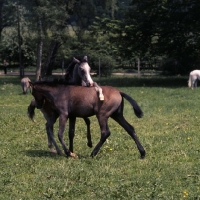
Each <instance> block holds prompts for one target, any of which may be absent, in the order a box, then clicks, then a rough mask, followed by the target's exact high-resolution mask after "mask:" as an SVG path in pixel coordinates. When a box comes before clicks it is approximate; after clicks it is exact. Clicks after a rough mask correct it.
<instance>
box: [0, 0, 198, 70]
mask: <svg viewBox="0 0 200 200" xmlns="http://www.w3.org/2000/svg"><path fill="white" fill-rule="evenodd" d="M129 3H131V5H130V6H129ZM199 6H200V4H199V2H198V1H193V0H189V1H186V0H183V1H178V0H170V1H164V0H158V1H157V0H152V1H139V0H124V1H120V0H102V1H97V0H88V1H84V0H80V1H77V0H69V1H60V0H59V1H53V0H34V1H28V0H23V1H22V0H7V1H5V0H0V34H1V42H0V55H1V58H0V59H1V60H3V59H5V58H7V59H9V60H10V61H13V62H14V63H17V61H18V59H19V56H18V51H19V32H18V31H17V24H18V23H17V22H18V19H19V21H20V30H21V34H20V41H21V42H22V46H21V49H22V57H23V60H24V65H29V64H31V65H34V66H35V63H36V61H38V60H39V55H40V57H41V63H42V67H43V69H45V70H47V71H48V70H49V69H48V68H51V67H54V66H53V64H52V63H54V60H55V59H56V58H57V60H62V59H63V58H65V59H66V58H67V59H69V58H71V57H72V56H74V55H81V56H83V55H85V54H87V55H88V57H89V58H91V60H94V59H95V60H96V57H98V55H99V57H107V60H110V62H109V63H107V65H109V66H110V64H111V65H112V67H111V68H113V67H115V66H114V63H115V61H117V62H119V61H120V62H123V61H127V60H135V59H138V58H140V60H141V62H142V61H144V60H148V59H152V58H156V59H159V60H161V59H163V60H164V62H163V63H164V65H163V66H162V67H163V69H165V70H168V71H169V72H173V73H177V74H184V73H187V72H188V71H191V70H192V69H194V68H197V66H198V65H199V53H200V52H199V44H200V40H199V25H198V19H199V17H200V16H199V12H198V11H199ZM39 19H40V21H41V25H42V26H41V29H40V32H38V20H39ZM39 36H41V37H39ZM39 38H40V47H41V48H40V49H41V51H40V54H38V52H37V51H39V50H37V45H38V42H39ZM52 42H55V43H57V44H59V45H57V46H56V47H57V49H52V46H53V45H52ZM52 52H56V53H55V54H54V55H53V54H52ZM93 56H94V57H93ZM50 63H51V65H50ZM48 65H49V66H50V67H49V66H48ZM177 66H178V67H177ZM45 70H44V71H45ZM49 71H51V69H50V70H49Z"/></svg>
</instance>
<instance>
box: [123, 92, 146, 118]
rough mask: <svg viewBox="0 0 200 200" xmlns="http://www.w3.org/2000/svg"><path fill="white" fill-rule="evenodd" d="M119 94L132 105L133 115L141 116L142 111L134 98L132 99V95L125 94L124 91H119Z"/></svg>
mask: <svg viewBox="0 0 200 200" xmlns="http://www.w3.org/2000/svg"><path fill="white" fill-rule="evenodd" d="M120 94H121V96H122V97H124V98H125V99H126V100H127V101H128V102H129V103H130V104H131V105H132V106H133V110H134V113H135V115H136V116H137V117H138V118H141V117H143V112H142V110H141V108H140V106H139V105H138V104H137V102H136V101H135V100H134V99H132V97H130V96H129V95H127V94H125V93H124V92H121V91H120Z"/></svg>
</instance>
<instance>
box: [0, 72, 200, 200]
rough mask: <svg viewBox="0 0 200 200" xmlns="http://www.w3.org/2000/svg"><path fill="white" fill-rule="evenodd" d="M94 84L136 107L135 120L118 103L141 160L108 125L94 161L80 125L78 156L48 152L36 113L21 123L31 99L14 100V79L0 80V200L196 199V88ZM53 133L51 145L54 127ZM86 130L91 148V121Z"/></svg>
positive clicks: (173, 82) (169, 83)
mask: <svg viewBox="0 0 200 200" xmlns="http://www.w3.org/2000/svg"><path fill="white" fill-rule="evenodd" d="M96 81H97V82H99V83H100V84H101V85H112V86H115V87H117V88H119V89H120V90H122V91H124V92H125V93H127V94H129V95H130V96H132V97H133V98H134V99H135V100H136V101H137V102H138V104H139V105H140V106H141V108H142V110H143V112H144V117H143V118H142V119H138V118H137V117H136V116H135V115H134V112H133V110H132V107H131V106H130V104H129V103H128V102H127V101H126V100H125V106H124V115H125V118H126V119H127V121H128V122H129V123H130V124H132V125H133V126H134V127H135V130H136V132H137V135H138V137H139V139H140V142H141V143H142V144H143V146H144V148H145V149H146V152H147V155H146V157H145V159H143V160H142V159H140V155H139V152H138V150H137V148H136V145H135V143H134V141H133V140H132V139H131V138H130V136H129V135H128V134H127V133H126V132H125V131H124V130H123V129H122V128H121V127H120V126H119V125H118V124H116V123H115V122H114V121H113V120H112V119H110V120H109V126H110V130H111V136H110V137H109V139H108V140H107V141H106V143H105V144H104V145H103V147H102V148H101V150H100V151H99V153H98V154H97V156H96V157H95V158H90V156H89V155H90V153H91V151H92V149H90V148H89V147H87V145H86V126H85V124H84V121H83V120H82V119H78V120H77V124H76V135H75V140H74V152H75V153H77V154H78V156H79V158H78V159H73V158H66V157H65V156H58V155H56V154H53V153H50V152H49V150H48V147H47V137H46V131H45V120H44V117H43V115H42V114H41V112H40V111H39V110H36V116H35V122H32V121H30V120H29V119H28V117H27V106H28V105H29V103H30V101H31V99H32V95H31V94H30V93H29V94H27V95H22V89H21V87H20V84H19V83H20V79H19V77H14V76H13V77H11V76H10V77H9V76H7V77H5V76H0V199H1V200H8V199H12V200H13V199H16V200H20V199H21V200H25V199H26V200H27V199H34V200H36V199H38V200H41V199H52V200H57V199H66V200H67V199H69V200H73V199H74V200H85V199H90V200H93V199H95V200H97V199H99V200H102V199H105V200H108V199H119V200H121V199H133V200H137V199H142V200H143V199H146V200H149V199H166V200H169V199H175V200H177V199H178V200H179V199H195V200H197V199H200V172H199V167H200V125H199V123H200V110H199V107H200V88H197V89H195V90H191V89H189V88H188V87H187V77H140V78H138V77H111V78H101V79H98V78H96ZM67 128H68V127H67ZM54 130H55V136H56V140H57V131H58V123H56V125H55V129H54ZM91 132H92V140H93V146H94V145H96V144H97V142H98V140H99V138H100V132H99V126H98V122H97V119H96V118H95V117H91ZM57 141H58V140H57ZM65 141H66V143H68V136H67V129H66V131H65ZM58 143H59V142H58Z"/></svg>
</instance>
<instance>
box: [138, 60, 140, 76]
mask: <svg viewBox="0 0 200 200" xmlns="http://www.w3.org/2000/svg"><path fill="white" fill-rule="evenodd" d="M138 76H140V58H138Z"/></svg>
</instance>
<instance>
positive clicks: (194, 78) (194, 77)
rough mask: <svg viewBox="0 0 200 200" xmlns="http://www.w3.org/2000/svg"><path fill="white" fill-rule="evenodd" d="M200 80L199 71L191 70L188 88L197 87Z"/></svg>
mask: <svg viewBox="0 0 200 200" xmlns="http://www.w3.org/2000/svg"><path fill="white" fill-rule="evenodd" d="M198 80H200V70H193V71H191V72H190V76H189V80H188V87H190V88H192V89H193V88H194V87H197V82H198Z"/></svg>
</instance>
